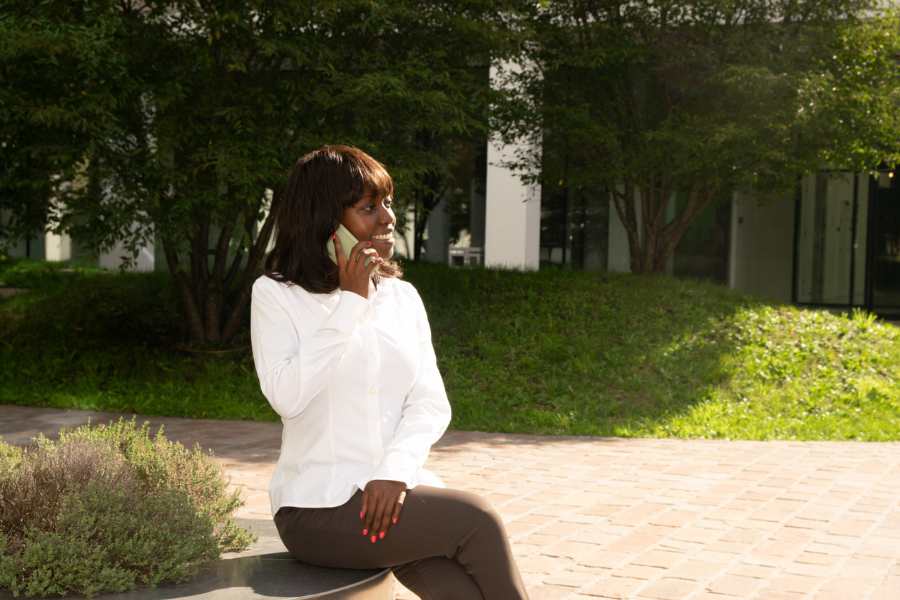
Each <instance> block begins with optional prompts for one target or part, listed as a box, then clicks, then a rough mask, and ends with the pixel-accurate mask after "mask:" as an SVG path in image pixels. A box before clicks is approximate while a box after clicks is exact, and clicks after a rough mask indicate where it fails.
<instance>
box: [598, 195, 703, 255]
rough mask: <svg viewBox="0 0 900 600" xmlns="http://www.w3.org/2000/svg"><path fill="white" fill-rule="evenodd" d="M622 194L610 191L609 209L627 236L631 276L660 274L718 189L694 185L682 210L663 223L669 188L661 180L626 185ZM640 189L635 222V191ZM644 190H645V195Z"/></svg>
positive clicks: (668, 199)
mask: <svg viewBox="0 0 900 600" xmlns="http://www.w3.org/2000/svg"><path fill="white" fill-rule="evenodd" d="M623 187H624V189H623V191H619V190H618V189H617V188H612V189H611V191H610V194H611V197H612V201H613V206H614V207H615V209H616V214H618V215H619V220H620V221H621V222H622V224H623V225H624V227H625V231H626V233H627V234H628V249H629V252H630V265H631V272H632V273H663V272H665V270H666V264H667V263H668V261H669V258H670V257H671V256H672V255H673V254H674V253H675V249H676V248H677V247H678V243H679V242H680V241H681V238H682V237H684V234H685V232H686V231H687V229H688V227H689V226H690V224H691V223H693V221H694V219H696V217H697V215H698V214H700V212H701V211H702V210H703V209H704V208H706V207H707V206H709V204H710V203H711V202H712V199H713V198H714V197H715V196H716V193H717V192H718V188H717V187H716V186H715V185H713V184H705V185H702V184H695V185H693V186H692V187H691V188H690V190H688V202H687V204H686V205H685V207H684V209H683V210H682V211H681V212H680V213H678V214H676V215H675V217H674V218H673V219H672V220H671V221H668V222H666V219H665V213H666V208H667V206H668V203H669V201H670V198H671V196H672V190H673V188H672V187H671V186H670V185H668V184H666V182H665V181H662V180H656V181H650V182H640V185H637V184H636V183H635V182H628V183H626V184H625V185H624V186H623ZM636 188H640V189H641V198H640V205H639V206H640V215H641V219H640V221H638V218H637V215H638V212H637V209H636V207H635V201H636V197H635V190H636ZM644 190H647V191H646V192H645V191H644Z"/></svg>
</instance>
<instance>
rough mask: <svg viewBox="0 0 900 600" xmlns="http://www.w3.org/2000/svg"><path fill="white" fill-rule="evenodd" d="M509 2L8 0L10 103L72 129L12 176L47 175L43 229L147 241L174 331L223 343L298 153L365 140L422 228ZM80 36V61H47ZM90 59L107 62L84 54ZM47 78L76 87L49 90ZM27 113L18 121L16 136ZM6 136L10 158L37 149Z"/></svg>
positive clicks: (505, 42) (496, 46)
mask: <svg viewBox="0 0 900 600" xmlns="http://www.w3.org/2000/svg"><path fill="white" fill-rule="evenodd" d="M520 1H521V0H508V1H504V2H493V1H487V0H467V1H466V2H452V3H450V2H446V1H444V0H432V1H429V2H424V3H423V2H408V1H407V2H396V1H393V0H392V1H390V2H388V1H377V2H372V1H369V0H353V1H349V2H348V1H344V0H341V1H336V0H331V1H327V2H317V3H298V2H294V1H289V0H279V1H277V2H260V1H254V2H226V3H221V2H219V3H202V2H201V3H196V2H184V1H183V0H161V1H158V2H143V3H132V2H123V3H112V2H107V1H102V0H98V1H97V2H92V3H87V5H86V6H84V7H81V8H79V9H75V8H72V9H66V8H65V7H66V6H68V5H70V4H71V3H63V2H58V1H48V2H41V3H37V4H35V3H33V2H30V1H26V0H18V1H16V2H12V3H11V6H10V10H9V11H8V13H6V16H5V17H4V18H3V19H2V20H0V25H2V27H3V29H2V30H0V34H4V33H5V32H18V33H16V35H12V34H11V35H10V37H9V38H8V40H9V41H8V43H6V45H5V46H3V47H2V50H3V53H2V55H0V56H2V58H3V59H4V63H5V64H7V65H10V66H9V68H8V69H7V71H6V73H5V78H6V81H5V83H7V84H8V87H6V86H5V88H6V90H7V92H8V94H7V95H8V96H9V99H10V106H18V107H25V106H29V105H31V104H35V105H39V106H40V107H41V111H42V114H43V113H52V114H55V115H59V117H60V118H59V123H60V124H61V125H60V126H61V127H64V126H65V125H66V124H67V123H69V121H70V120H71V121H77V123H79V124H81V123H86V125H85V127H82V128H75V127H70V128H65V127H64V128H65V134H66V135H68V136H69V137H70V138H71V139H72V140H73V142H72V143H70V144H68V145H66V144H65V143H64V142H65V140H66V139H69V138H65V136H62V137H60V138H59V140H57V142H56V143H59V144H61V145H62V146H63V149H64V150H65V156H66V157H67V158H68V162H66V161H63V160H62V159H60V161H57V162H58V163H59V164H56V163H54V165H53V168H50V167H45V166H44V165H39V168H37V169H35V170H34V172H27V173H26V172H16V173H15V174H14V177H13V178H14V179H15V180H16V181H18V182H21V183H22V184H23V185H32V184H34V185H40V186H43V185H44V184H45V183H46V181H47V180H48V178H49V177H50V176H51V175H56V174H60V178H59V181H60V182H61V183H60V185H59V186H57V187H58V188H59V189H58V190H55V192H59V193H55V194H54V195H48V194H46V193H45V194H44V195H43V198H44V200H46V201H47V202H50V203H51V207H50V209H49V211H50V212H51V213H53V214H55V215H57V217H58V218H57V219H56V220H55V221H54V227H55V228H56V229H57V230H60V231H67V232H69V233H71V234H72V235H73V236H74V237H76V238H77V239H79V240H80V241H82V242H85V243H88V244H91V245H93V246H96V247H97V248H101V249H102V248H104V247H110V246H111V245H112V243H113V242H114V241H116V240H121V241H123V242H124V243H125V245H126V247H127V248H128V249H130V250H131V251H132V252H133V253H134V256H136V253H137V249H138V248H139V247H140V246H141V245H143V244H144V243H146V242H148V241H152V240H154V238H156V239H158V242H159V243H160V244H161V246H162V249H163V254H164V255H165V259H166V264H167V266H168V268H169V271H170V272H171V273H172V275H173V276H174V281H175V283H176V285H177V286H178V300H179V305H180V307H181V314H182V317H183V320H184V321H185V323H186V327H185V328H184V329H185V331H186V333H187V334H188V335H189V338H190V340H191V341H192V342H193V343H194V344H196V345H203V344H204V343H207V344H219V345H227V344H228V343H230V342H232V341H233V338H234V337H235V336H236V335H237V334H238V332H239V331H240V329H241V327H242V326H243V325H244V324H245V321H246V317H247V310H246V309H247V305H248V302H249V289H250V283H251V281H252V279H253V278H254V277H255V275H256V274H257V272H258V270H259V268H260V262H261V259H262V257H263V253H264V251H265V248H266V246H267V243H268V241H269V236H270V232H271V227H272V220H271V219H269V218H267V214H272V211H270V208H271V206H272V205H273V204H277V203H278V202H279V201H280V198H281V192H282V187H283V185H284V183H285V182H286V174H287V171H288V170H289V169H290V167H291V166H292V165H293V164H294V162H295V161H296V160H297V158H298V157H299V156H301V155H302V154H304V153H305V152H307V151H309V150H311V149H313V148H315V147H317V146H319V145H321V144H323V143H349V144H353V145H357V146H360V147H362V148H363V149H365V150H367V151H369V152H370V153H371V154H373V155H374V156H375V157H376V158H378V159H380V160H382V161H383V162H385V163H386V164H387V166H388V168H389V169H390V170H391V172H392V173H393V174H394V175H395V176H396V178H397V181H398V192H397V198H396V199H397V206H398V208H399V210H398V211H397V212H398V213H399V215H400V219H401V220H404V219H405V214H406V211H405V208H406V207H407V206H409V205H410V204H411V203H413V202H415V203H418V204H419V208H420V209H421V210H419V211H418V218H419V219H420V220H421V221H422V222H424V218H425V217H426V216H427V212H428V210H429V209H430V208H431V207H433V205H435V204H436V203H437V200H439V199H440V196H441V195H442V194H443V191H444V188H445V187H446V180H447V179H448V178H449V176H450V172H451V170H452V169H453V166H454V165H453V164H452V163H453V161H452V160H449V159H448V156H451V155H453V154H454V153H456V151H457V148H459V147H465V146H466V145H468V144H470V143H471V142H472V140H473V139H481V138H483V137H484V136H485V135H486V134H485V131H486V124H487V117H486V114H487V112H488V105H489V102H490V100H491V98H492V94H491V92H490V90H489V86H488V85H487V82H486V72H487V65H488V64H489V62H490V61H491V60H492V59H493V58H496V57H498V56H502V55H505V54H509V53H511V52H514V51H515V48H516V45H515V43H514V42H512V41H510V40H511V39H514V37H515V36H514V35H513V33H514V32H513V28H512V25H511V23H510V16H511V15H513V14H515V5H516V4H517V2H520ZM79 6H81V5H79ZM95 30H100V32H101V33H102V34H103V35H99V34H98V35H97V36H96V40H95V44H94V46H90V47H89V49H90V50H91V53H89V55H88V57H87V58H84V59H83V58H82V54H83V53H80V52H71V53H68V54H65V60H61V58H60V56H59V55H60V54H63V53H65V52H66V51H67V50H69V49H70V47H73V46H75V47H77V48H81V46H82V45H87V43H88V41H89V40H91V39H92V38H91V37H90V36H91V34H92V33H93V32H94V31H95ZM59 32H71V36H69V37H62V38H60V39H58V37H59V35H60V34H59ZM0 37H3V36H2V35H0ZM435 40H440V42H439V43H435ZM104 43H107V45H104ZM110 47H112V49H111V48H110ZM51 49H52V50H53V52H51ZM95 50H96V51H95ZM86 52H87V50H85V53H86ZM102 57H107V62H110V63H112V64H109V65H107V62H101V63H99V64H101V65H102V66H104V68H103V69H101V68H100V67H98V66H97V64H95V63H96V62H97V61H91V60H88V59H89V58H90V59H93V58H102ZM110 57H112V58H110ZM105 67H108V68H105ZM35 72H39V73H40V81H39V82H37V81H36V77H35V75H34V73H35ZM57 79H59V80H62V81H69V79H73V80H76V81H77V85H74V84H73V85H72V86H70V87H68V88H65V90H66V93H64V94H59V93H56V94H55V95H54V94H53V93H50V92H49V91H48V90H55V89H56V88H51V87H49V85H50V84H49V82H54V81H56V80H57ZM38 83H40V85H38ZM81 92H84V93H81ZM70 93H74V94H78V95H77V97H76V98H73V97H72V96H70ZM73 100H74V101H73ZM73 104H74V106H75V108H77V114H76V115H74V116H73V115H72V113H71V111H66V110H64V109H66V108H71V106H70V105H73ZM84 115H95V116H96V119H93V120H85V119H84V118H82V117H83V116H84ZM76 117H78V119H76ZM96 123H101V124H103V127H99V126H95V124H96ZM35 127H36V126H35V124H34V123H32V122H30V121H29V122H26V123H23V124H21V127H20V129H19V130H21V132H23V133H22V135H21V136H20V137H18V138H16V140H28V139H32V138H30V137H29V136H30V132H31V130H32V129H34V128H35ZM19 130H16V131H19ZM11 135H12V134H11ZM54 139H56V138H54ZM76 142H77V143H76ZM17 143H18V141H17ZM22 143H23V144H25V146H27V147H23V148H24V149H23V153H24V154H23V155H29V156H30V155H32V154H35V153H38V152H39V151H40V149H41V147H40V146H39V145H36V142H35V144H31V143H28V144H26V143H25V142H22ZM23 160H24V159H23ZM63 183H65V184H66V185H65V186H63ZM63 187H65V190H64V191H65V193H64V194H63V193H62V191H63V189H62V188H63ZM266 190H270V191H272V192H273V195H272V196H271V198H270V197H269V196H268V195H267V194H266ZM47 198H49V200H48V199H47ZM32 205H33V204H29V203H28V202H25V203H20V204H18V205H16V206H14V207H13V208H16V207H18V210H19V212H20V213H21V212H24V211H25V210H26V209H28V208H29V207H30V206H32ZM45 212H46V211H45ZM400 226H401V227H402V226H403V223H402V222H401V223H400ZM323 244H324V241H323Z"/></svg>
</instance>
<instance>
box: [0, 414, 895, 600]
mask: <svg viewBox="0 0 900 600" xmlns="http://www.w3.org/2000/svg"><path fill="white" fill-rule="evenodd" d="M114 416H116V415H112V414H110V413H92V412H86V411H59V410H50V409H37V408H25V407H15V406H0V436H2V437H3V439H4V440H5V441H7V442H10V443H26V442H27V441H28V440H29V439H30V437H31V436H33V435H36V434H37V433H38V432H44V433H45V434H47V435H52V434H53V433H54V432H55V431H56V430H58V428H59V427H60V426H63V425H66V426H73V425H77V424H80V423H84V422H86V421H87V420H88V418H89V417H91V418H92V419H93V421H94V422H98V421H103V420H106V419H109V418H112V417H114ZM143 420H149V421H151V423H152V424H153V425H154V426H156V425H157V424H163V425H164V426H165V431H166V432H167V435H168V436H169V437H170V439H176V440H179V441H181V442H182V443H184V444H186V445H191V446H192V445H193V444H194V443H195V442H196V443H199V444H200V445H201V446H202V447H204V448H210V449H212V450H213V451H214V453H215V456H216V458H217V460H218V461H219V462H220V463H221V464H222V466H223V467H224V468H225V470H226V472H227V473H228V475H229V476H230V478H231V484H232V485H233V486H236V487H239V488H241V489H242V490H243V493H244V498H245V500H246V502H247V504H246V506H244V507H243V508H242V509H241V511H240V513H239V514H238V516H239V517H243V518H251V519H270V518H271V514H270V511H269V504H268V496H267V493H266V488H267V485H268V480H269V477H270V476H271V473H272V470H273V467H274V463H275V461H276V459H277V457H278V447H279V444H280V440H281V426H280V424H277V423H274V424H273V423H249V422H238V421H205V420H187V419H173V418H163V417H139V419H138V421H139V422H142V421H143ZM428 466H429V468H431V469H432V470H434V471H435V472H436V473H438V474H439V475H440V476H441V477H442V478H443V479H444V481H445V482H446V483H447V485H448V486H450V487H456V488H461V489H467V490H470V491H474V492H477V493H481V494H483V495H485V496H486V497H487V498H488V499H489V500H490V501H491V502H492V503H493V505H494V506H495V507H496V508H497V509H498V511H499V512H500V514H501V515H502V516H503V519H504V521H505V523H506V527H507V531H508V533H509V536H510V539H511V541H512V545H513V549H514V552H515V554H516V557H517V560H518V564H519V568H520V570H521V571H522V574H523V577H524V579H525V582H526V584H527V585H528V589H529V593H530V595H531V598H532V600H556V599H565V600H575V599H579V600H585V599H597V598H640V599H649V600H652V599H659V600H675V599H686V600H701V599H703V600H707V599H708V600H727V599H729V598H742V599H743V598H747V599H760V600H778V599H781V598H785V599H787V598H790V599H792V600H798V599H805V598H810V599H816V600H826V599H836V600H857V599H859V600H897V599H900V501H898V499H900V443H848V442H726V441H707V440H653V439H618V438H587V437H574V436H535V435H510V434H497V433H483V432H471V431H449V432H448V433H447V434H446V435H445V436H444V438H443V439H442V440H441V441H440V442H439V443H438V444H437V445H436V446H435V447H434V449H433V451H432V454H431V457H430V459H429V462H428ZM415 598H416V596H415V595H413V594H412V593H410V592H409V591H408V590H406V589H405V588H403V587H402V586H400V585H399V583H398V584H397V591H396V599H397V600H412V599H415Z"/></svg>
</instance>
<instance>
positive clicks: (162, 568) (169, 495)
mask: <svg viewBox="0 0 900 600" xmlns="http://www.w3.org/2000/svg"><path fill="white" fill-rule="evenodd" d="M241 504H242V502H241V500H240V497H239V495H238V493H237V492H233V493H228V492H227V490H226V482H225V480H224V477H223V474H222V471H221V469H220V468H219V467H218V465H217V464H216V463H215V462H213V461H212V460H211V459H210V457H209V456H207V455H206V454H204V453H203V452H202V451H201V450H200V448H199V447H196V446H195V448H194V449H193V450H188V449H186V448H184V446H182V445H181V444H179V443H177V442H170V441H169V440H167V439H166V438H165V437H164V435H163V430H162V428H160V429H159V430H158V431H157V433H156V435H155V436H153V437H151V436H150V434H149V425H148V424H147V423H145V424H144V425H143V427H141V428H140V429H138V428H137V427H136V426H135V422H134V419H132V420H131V421H125V420H123V419H119V421H118V422H115V423H110V424H108V425H100V426H95V427H91V426H90V425H86V426H82V427H79V428H77V429H74V430H71V431H70V430H65V429H64V430H62V431H60V435H59V440H58V441H52V440H49V439H47V438H46V437H44V436H38V437H37V438H36V439H35V443H34V445H33V446H32V447H30V448H27V449H25V450H24V451H22V450H18V449H13V448H12V447H11V446H7V445H4V444H2V443H0V587H3V588H7V589H9V590H10V591H11V592H12V593H13V594H14V595H15V596H19V595H20V594H24V595H26V596H47V595H64V594H67V593H77V594H83V595H85V596H87V597H91V596H93V595H94V594H98V593H104V592H122V591H126V590H130V589H133V588H134V587H135V586H137V585H152V586H155V585H157V584H158V583H160V582H163V581H173V582H178V581H184V580H186V579H188V578H190V577H192V576H193V575H195V574H196V573H197V571H198V569H199V568H200V566H201V565H202V564H204V563H205V562H207V561H210V560H214V559H216V558H218V557H219V555H220V553H221V552H222V551H239V550H243V549H246V548H247V546H249V544H250V543H251V542H252V541H253V539H254V538H253V536H252V534H250V533H249V532H247V531H245V530H243V529H241V528H240V527H238V526H237V525H236V523H235V522H234V520H233V519H232V518H231V514H232V513H233V511H234V510H235V509H236V508H238V507H239V506H241Z"/></svg>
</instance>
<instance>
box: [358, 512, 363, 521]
mask: <svg viewBox="0 0 900 600" xmlns="http://www.w3.org/2000/svg"><path fill="white" fill-rule="evenodd" d="M359 518H360V519H362V518H363V514H362V511H359Z"/></svg>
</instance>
